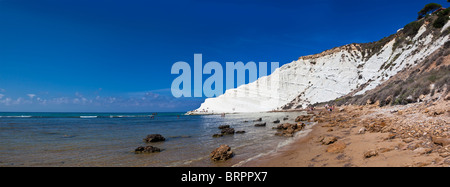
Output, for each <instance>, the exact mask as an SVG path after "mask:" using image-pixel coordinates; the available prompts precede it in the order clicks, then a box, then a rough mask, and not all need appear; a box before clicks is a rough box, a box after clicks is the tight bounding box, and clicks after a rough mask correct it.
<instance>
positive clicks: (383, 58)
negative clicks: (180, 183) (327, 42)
mask: <svg viewBox="0 0 450 187" xmlns="http://www.w3.org/2000/svg"><path fill="white" fill-rule="evenodd" d="M414 23H415V24H416V26H415V28H410V27H406V26H405V28H404V29H403V30H400V31H398V32H397V33H396V34H394V35H391V36H389V37H386V38H383V39H382V40H380V41H378V42H373V43H366V44H349V45H345V46H342V47H337V48H333V49H330V50H327V51H324V52H322V53H320V54H316V55H309V56H304V57H300V58H299V59H298V60H297V61H293V62H291V63H289V64H286V65H284V66H282V67H281V68H279V69H277V70H276V71H275V72H273V73H272V74H271V75H270V76H267V77H262V78H260V79H258V80H257V81H256V82H253V83H250V84H247V85H243V86H240V87H238V88H236V89H231V90H227V91H226V93H225V94H223V95H221V96H219V97H217V98H210V99H206V101H205V102H204V103H203V104H202V105H201V107H200V108H199V109H197V110H196V111H194V112H190V113H194V114H195V113H223V112H225V113H233V112H262V111H272V110H279V109H296V108H306V107H307V106H308V105H310V104H314V103H320V102H326V101H330V100H334V99H336V98H339V97H342V96H345V95H348V94H349V93H352V95H361V94H364V93H365V92H366V91H368V90H372V89H374V88H375V87H376V86H378V85H380V84H381V83H383V82H385V81H386V80H388V79H389V78H391V77H392V76H394V75H396V74H397V73H398V72H400V71H402V70H404V69H405V68H411V67H414V66H415V65H416V64H418V63H419V62H420V61H422V60H424V59H425V58H426V57H427V56H429V55H430V54H432V53H433V52H435V51H436V50H437V49H439V48H441V47H442V46H443V45H444V44H445V43H446V42H447V41H449V31H448V30H449V27H450V22H447V24H446V25H445V26H444V27H443V28H440V29H436V28H433V27H432V26H431V24H430V21H427V20H421V21H417V22H414ZM199 111H200V112H199ZM203 111H208V112H203Z"/></svg>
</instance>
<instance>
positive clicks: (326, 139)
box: [321, 136, 337, 145]
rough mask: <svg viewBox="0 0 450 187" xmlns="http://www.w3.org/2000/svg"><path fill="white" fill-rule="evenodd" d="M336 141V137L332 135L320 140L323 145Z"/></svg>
mask: <svg viewBox="0 0 450 187" xmlns="http://www.w3.org/2000/svg"><path fill="white" fill-rule="evenodd" d="M336 141H337V138H336V137H334V136H327V137H325V138H323V139H322V141H321V142H322V144H323V145H330V144H332V143H334V142H336Z"/></svg>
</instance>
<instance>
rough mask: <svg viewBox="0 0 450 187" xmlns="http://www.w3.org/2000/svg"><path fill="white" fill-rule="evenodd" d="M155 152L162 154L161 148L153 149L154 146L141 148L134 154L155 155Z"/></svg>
mask: <svg viewBox="0 0 450 187" xmlns="http://www.w3.org/2000/svg"><path fill="white" fill-rule="evenodd" d="M154 152H161V149H160V148H157V147H153V146H145V147H143V146H140V147H138V148H136V149H135V150H134V153H136V154H140V153H154Z"/></svg>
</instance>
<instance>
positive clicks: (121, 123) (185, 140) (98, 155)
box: [0, 112, 312, 167]
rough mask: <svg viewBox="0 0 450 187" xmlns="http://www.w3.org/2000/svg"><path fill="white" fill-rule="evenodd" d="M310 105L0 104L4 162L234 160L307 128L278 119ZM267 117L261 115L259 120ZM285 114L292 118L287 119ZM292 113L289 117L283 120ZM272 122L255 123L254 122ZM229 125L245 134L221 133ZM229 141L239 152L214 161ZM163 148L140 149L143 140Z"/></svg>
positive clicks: (279, 144) (0, 158)
mask: <svg viewBox="0 0 450 187" xmlns="http://www.w3.org/2000/svg"><path fill="white" fill-rule="evenodd" d="M303 114H306V113H305V112H272V113H246V114H227V115H225V116H221V115H196V116H194V115H192V116H191V115H185V113H182V112H180V113H163V112H159V113H32V112H3V113H2V112H0V166H4V167H27V166H31V167H65V166H68V167H72V166H80V167H84V166H88V167H91V166H92V167H231V166H241V165H242V164H245V163H246V162H248V161H251V160H254V159H258V158H261V157H263V156H265V155H269V154H277V152H278V150H280V149H282V148H283V147H285V146H286V145H289V144H291V143H292V142H294V141H295V140H296V139H298V138H300V137H302V136H305V135H306V134H307V133H308V132H309V131H310V130H311V127H312V124H310V123H306V124H307V126H306V128H305V129H306V130H303V131H301V132H299V133H297V134H296V136H295V137H293V138H292V137H291V138H289V137H280V136H275V133H276V130H274V129H273V127H276V126H277V125H278V124H276V123H273V121H275V120H280V121H281V123H294V120H295V118H296V117H297V116H298V115H303ZM259 118H262V121H261V122H254V120H256V119H259ZM286 118H287V119H286ZM284 119H286V120H284ZM264 122H265V123H266V127H255V124H256V123H264ZM220 125H230V126H231V127H232V128H234V129H235V131H245V133H244V134H234V135H225V136H223V137H219V138H214V137H213V134H220V129H218V127H219V126H220ZM148 134H161V135H162V136H164V137H165V138H166V140H165V141H163V142H156V143H146V142H144V141H143V139H144V138H145V137H146V136H147V135H148ZM223 144H226V145H229V146H230V147H231V149H232V151H233V152H234V157H233V158H231V159H229V160H227V161H219V162H217V161H216V162H215V161H212V160H211V159H210V157H209V155H210V153H211V152H212V151H213V150H214V149H215V148H217V147H219V146H220V145H223ZM147 145H151V146H155V147H158V148H160V149H161V152H157V153H147V154H136V153H135V152H134V150H135V149H136V148H137V147H139V146H147Z"/></svg>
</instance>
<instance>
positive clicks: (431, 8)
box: [417, 3, 442, 19]
mask: <svg viewBox="0 0 450 187" xmlns="http://www.w3.org/2000/svg"><path fill="white" fill-rule="evenodd" d="M441 7H442V5H440V4H437V3H430V4H427V5H425V7H424V8H423V9H422V10H420V11H419V12H418V13H417V14H419V17H417V19H422V18H423V17H425V16H426V15H427V14H429V13H432V12H434V11H436V10H437V9H439V8H441Z"/></svg>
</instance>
